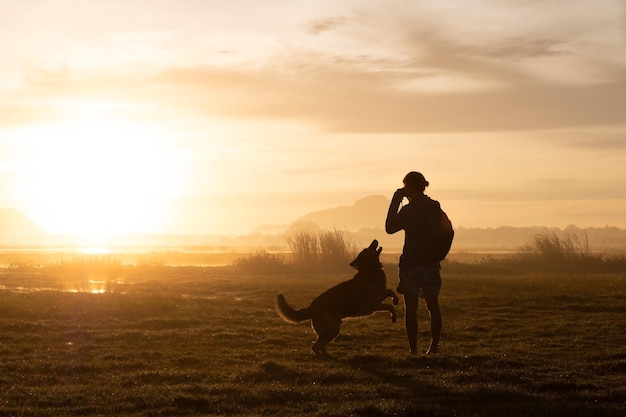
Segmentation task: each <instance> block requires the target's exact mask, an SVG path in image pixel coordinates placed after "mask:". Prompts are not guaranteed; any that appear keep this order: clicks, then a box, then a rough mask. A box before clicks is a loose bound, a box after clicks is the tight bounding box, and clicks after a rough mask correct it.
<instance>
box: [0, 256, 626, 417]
mask: <svg viewBox="0 0 626 417" xmlns="http://www.w3.org/2000/svg"><path fill="white" fill-rule="evenodd" d="M111 268H112V269H111V270H109V271H107V272H106V273H104V274H101V275H98V274H96V273H93V272H89V273H86V272H84V271H83V270H81V269H78V270H76V271H72V270H71V269H67V268H66V269H60V270H57V271H54V270H46V269H43V270H39V269H29V268H8V269H5V270H2V271H1V272H0V288H2V289H1V290H0V416H189V415H192V416H202V415H237V416H240V415H241V416H244V415H271V416H297V415H298V416H300V415H310V416H503V415H509V416H513V415H515V416H517V415H528V416H623V415H626V331H625V330H626V326H625V324H626V275H625V274H617V273H616V274H558V273H551V274H540V273H537V274H521V273H520V274H507V275H498V274H483V275H480V274H476V273H463V272H459V271H457V270H456V269H455V271H454V272H448V273H446V270H445V269H444V270H443V278H444V287H443V289H442V294H441V305H442V311H443V315H444V316H443V317H444V332H443V338H442V342H441V344H440V348H441V354H440V355H439V356H434V357H423V358H418V359H416V360H412V361H406V360H405V356H406V353H407V351H408V348H407V345H406V341H405V338H404V330H403V325H402V323H401V320H399V322H398V323H396V324H392V323H391V321H390V319H389V317H388V316H387V315H385V314H379V315H375V316H372V317H367V318H362V319H357V320H350V321H347V322H346V323H344V325H343V327H342V333H341V335H340V336H339V338H338V339H337V340H336V341H335V342H333V343H332V344H331V345H330V346H329V352H330V353H331V354H333V355H334V356H335V359H334V360H331V361H320V360H318V359H316V358H315V357H314V355H313V353H312V352H311V350H310V345H311V341H312V340H313V339H314V335H313V334H312V332H311V329H310V327H309V325H308V324H301V325H292V324H287V323H284V322H283V321H281V320H280V319H279V317H278V315H277V314H276V312H275V310H274V299H275V297H276V295H277V293H278V292H284V293H285V295H286V297H287V299H288V301H289V302H290V303H292V304H293V305H294V306H298V307H302V306H305V305H306V304H307V303H308V302H309V301H310V300H311V299H312V298H313V297H314V296H316V295H317V294H319V292H321V291H322V290H323V289H326V288H328V287H329V286H331V285H334V284H335V283H337V282H339V281H342V280H344V279H347V278H349V277H350V276H351V274H352V272H350V271H349V270H346V273H345V274H335V275H332V276H317V275H294V274H289V275H280V276H270V275H258V276H255V275H250V274H245V275H241V274H238V273H236V272H234V271H233V270H232V269H229V268H200V267H168V266H163V265H154V266H150V265H144V266H140V267H122V266H119V265H111ZM387 272H388V278H389V286H390V287H392V288H395V285H396V283H397V277H396V273H395V270H394V268H393V267H389V268H387ZM399 315H400V317H403V315H404V310H403V306H402V302H401V303H400V306H399ZM420 315H421V316H420V325H421V328H420V349H423V350H425V349H426V348H427V346H428V339H429V333H428V326H427V318H426V312H425V310H424V309H423V307H422V308H421V309H420Z"/></svg>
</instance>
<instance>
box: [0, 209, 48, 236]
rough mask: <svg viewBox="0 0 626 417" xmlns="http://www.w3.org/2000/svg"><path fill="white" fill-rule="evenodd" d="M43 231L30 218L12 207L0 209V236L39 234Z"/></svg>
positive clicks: (42, 233)
mask: <svg viewBox="0 0 626 417" xmlns="http://www.w3.org/2000/svg"><path fill="white" fill-rule="evenodd" d="M44 234H45V232H44V231H43V230H42V229H41V228H40V227H39V226H37V225H36V224H35V223H34V222H33V221H32V220H30V219H29V218H28V217H26V216H24V215H23V214H22V213H20V212H19V211H17V210H14V209H0V236H3V237H25V236H40V235H44Z"/></svg>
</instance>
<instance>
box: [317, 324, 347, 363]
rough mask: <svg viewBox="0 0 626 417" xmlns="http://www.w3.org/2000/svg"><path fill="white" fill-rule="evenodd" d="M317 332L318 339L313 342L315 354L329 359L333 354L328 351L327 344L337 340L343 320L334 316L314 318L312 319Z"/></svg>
mask: <svg viewBox="0 0 626 417" xmlns="http://www.w3.org/2000/svg"><path fill="white" fill-rule="evenodd" d="M311 324H312V326H313V329H314V330H315V333H317V340H316V341H315V343H313V346H312V347H311V349H313V353H315V356H317V357H318V358H322V359H329V358H331V357H332V356H331V355H330V354H329V353H328V352H327V351H326V346H327V345H328V344H329V343H330V342H332V341H333V340H335V338H336V337H337V336H338V335H339V329H340V327H341V320H337V319H336V318H334V317H329V316H327V317H319V318H314V319H313V320H312V321H311Z"/></svg>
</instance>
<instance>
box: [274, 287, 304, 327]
mask: <svg viewBox="0 0 626 417" xmlns="http://www.w3.org/2000/svg"><path fill="white" fill-rule="evenodd" d="M276 310H278V314H279V315H280V317H282V318H283V320H285V321H287V322H289V323H300V322H301V321H304V320H307V319H310V318H311V313H310V312H309V309H308V308H303V309H301V310H296V309H294V308H293V307H291V306H290V305H289V304H287V300H285V296H284V295H282V294H278V297H276Z"/></svg>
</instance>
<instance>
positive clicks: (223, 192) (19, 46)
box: [0, 0, 626, 235]
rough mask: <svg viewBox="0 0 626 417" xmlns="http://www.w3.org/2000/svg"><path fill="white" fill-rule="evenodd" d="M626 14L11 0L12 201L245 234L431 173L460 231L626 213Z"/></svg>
mask: <svg viewBox="0 0 626 417" xmlns="http://www.w3.org/2000/svg"><path fill="white" fill-rule="evenodd" d="M625 9H626V5H625V4H624V2H623V1H620V0H604V1H602V2H597V1H593V0H573V1H570V2H567V4H566V5H564V3H563V2H559V1H555V0H540V1H532V2H515V3H510V2H504V3H503V2H498V1H494V0H471V1H466V0H464V1H452V2H445V3H444V2H442V3H437V2H422V1H411V2H409V1H391V2H389V1H379V0H376V1H368V2H356V1H355V2H353V1H342V2H330V1H318V2H314V3H312V2H304V1H285V0H270V1H265V2H253V1H244V0H236V1H212V2H205V1H198V0H184V1H179V2H168V1H150V2H148V1H144V0H137V1H133V2H128V1H124V2H122V1H118V0H111V1H107V2H97V3H95V2H80V1H76V0H64V1H61V2H59V1H51V0H43V1H38V2H14V1H9V2H3V3H2V14H1V15H0V39H1V41H0V208H12V209H15V210H18V211H20V212H21V213H24V214H25V215H26V216H28V217H29V218H30V219H32V220H33V221H34V222H35V223H36V224H37V225H39V226H40V227H41V228H42V229H44V230H45V231H46V232H48V233H79V234H80V233H84V234H112V233H116V234H117V233H157V234H160V233H176V234H202V233H210V234H228V235H232V234H247V233H251V232H252V231H253V230H255V229H256V228H257V227H258V226H259V225H262V224H270V225H272V224H277V225H280V224H286V223H289V222H292V221H294V220H296V219H298V218H299V217H300V216H303V215H304V214H306V213H309V212H313V211H316V210H323V209H328V208H332V207H338V206H342V205H351V204H353V203H354V202H355V201H357V200H359V199H360V198H363V197H366V196H369V195H383V196H387V197H390V196H391V195H392V193H393V191H394V190H395V189H396V188H398V187H399V186H401V179H402V177H403V176H404V174H406V172H408V171H410V170H419V171H421V172H423V173H424V174H425V176H426V178H427V179H428V180H429V181H430V183H431V186H430V187H429V188H428V189H427V193H428V194H430V195H431V196H432V197H433V198H435V199H438V200H440V201H441V202H442V203H443V205H444V208H445V209H446V211H447V212H448V213H449V214H450V217H452V218H453V220H454V223H455V225H457V226H462V227H466V228H473V227H498V226H501V225H508V226H556V227H566V226H567V225H570V224H575V225H577V226H580V227H603V226H605V225H609V226H617V227H621V228H626V217H625V216H624V213H626V186H625V185H624V180H623V179H624V178H626V111H625V110H624V109H626V10H625ZM381 221H382V220H381Z"/></svg>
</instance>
